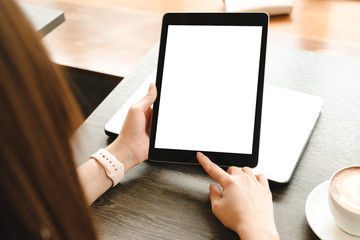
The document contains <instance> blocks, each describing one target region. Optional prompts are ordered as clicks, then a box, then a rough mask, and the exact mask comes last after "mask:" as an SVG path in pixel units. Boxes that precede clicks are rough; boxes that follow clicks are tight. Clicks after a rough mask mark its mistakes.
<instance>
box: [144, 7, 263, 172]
mask: <svg viewBox="0 0 360 240" xmlns="http://www.w3.org/2000/svg"><path fill="white" fill-rule="evenodd" d="M268 22H269V16H268V15H267V14H266V13H167V14H165V15H164V17H163V23H162V30H161V40H160V48H159V58H158V66H157V75H156V87H157V90H158V96H157V99H156V101H155V103H154V105H153V114H152V124H151V133H150V146H149V160H152V161H160V162H172V163H185V164H198V161H197V160H196V152H197V151H192V150H179V149H164V148H155V138H156V129H157V120H158V111H159V102H160V96H161V84H162V77H163V67H164V60H165V51H166V40H167V32H168V26H169V25H217V26H261V27H262V34H261V47H260V59H259V74H258V86H257V97H256V107H255V121H254V135H253V145H252V154H238V153H221V152H208V151H202V152H203V153H204V154H205V155H207V156H208V157H210V159H211V160H212V161H213V162H215V163H216V164H218V165H221V166H239V167H243V166H248V167H256V165H257V163H258V158H259V143H260V125H261V112H262V98H263V88H264V72H265V56H266V43H267V29H268Z"/></svg>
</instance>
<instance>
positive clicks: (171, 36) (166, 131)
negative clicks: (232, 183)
mask: <svg viewBox="0 0 360 240" xmlns="http://www.w3.org/2000/svg"><path fill="white" fill-rule="evenodd" d="M267 25H268V16H267V14H265V13H231V14H230V13H170V14H166V15H165V16H164V20H163V26H162V35H161V41H160V52H159V60H158V69H157V78H156V86H157V89H158V98H157V100H156V101H155V103H154V107H153V109H154V110H153V118H152V127H151V134H150V149H149V159H150V160H154V161H164V162H178V163H193V164H196V163H197V161H196V156H195V154H196V152H198V151H201V152H204V154H206V155H207V156H209V157H210V158H211V159H212V160H213V161H214V162H215V163H217V164H218V165H223V166H230V165H234V166H249V167H255V166H256V165H257V162H258V154H259V138H260V123H261V107H262V96H263V82H264V67H265V52H266V39H267Z"/></svg>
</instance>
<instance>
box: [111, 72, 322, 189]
mask: <svg viewBox="0 0 360 240" xmlns="http://www.w3.org/2000/svg"><path fill="white" fill-rule="evenodd" d="M155 79H156V73H155V72H154V73H152V74H151V75H150V76H149V77H148V78H147V79H146V80H145V82H144V83H143V84H142V85H141V86H140V87H139V88H138V89H137V90H136V91H135V92H134V93H133V95H132V96H131V97H130V98H129V99H128V100H127V101H126V102H125V103H124V105H123V106H122V107H121V108H120V109H119V110H118V111H117V112H116V113H115V115H114V116H113V117H112V118H111V119H110V120H109V121H108V122H107V124H106V125H105V132H106V134H108V135H109V136H114V135H117V134H118V133H119V132H120V130H121V128H122V124H123V122H124V120H125V117H126V114H127V111H128V109H129V108H130V106H131V105H132V104H134V103H136V102H137V101H139V100H140V99H141V98H142V97H143V96H145V95H146V93H147V90H148V87H149V84H150V83H151V82H152V83H155ZM323 103H324V101H323V99H322V98H320V97H317V96H313V95H309V94H305V93H300V92H296V91H292V90H287V89H283V88H279V87H275V86H272V85H269V84H265V88H264V98H263V110H262V121H261V135H260V152H259V163H258V165H257V167H256V168H255V169H254V171H255V173H264V174H266V176H267V177H268V179H269V180H271V181H273V182H275V183H278V184H287V183H288V182H289V181H290V179H291V177H292V175H293V173H294V170H295V168H296V166H297V164H298V162H299V160H300V158H301V155H302V152H303V151H304V149H305V147H306V144H307V142H308V140H309V138H310V136H311V133H312V131H313V129H314V126H315V124H316V121H317V119H318V117H319V115H320V112H321V109H322V106H323Z"/></svg>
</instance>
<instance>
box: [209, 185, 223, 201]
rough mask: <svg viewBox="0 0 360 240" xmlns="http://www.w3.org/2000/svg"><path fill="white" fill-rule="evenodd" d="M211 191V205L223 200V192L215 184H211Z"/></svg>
mask: <svg viewBox="0 0 360 240" xmlns="http://www.w3.org/2000/svg"><path fill="white" fill-rule="evenodd" d="M209 190H210V193H209V197H210V201H211V205H213V203H214V202H216V201H218V200H220V199H221V198H222V192H221V189H220V187H219V186H218V185H216V184H213V183H212V184H210V186H209Z"/></svg>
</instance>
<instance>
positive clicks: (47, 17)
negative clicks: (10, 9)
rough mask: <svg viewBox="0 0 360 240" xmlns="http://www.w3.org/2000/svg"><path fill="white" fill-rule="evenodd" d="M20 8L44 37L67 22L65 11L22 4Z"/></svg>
mask: <svg viewBox="0 0 360 240" xmlns="http://www.w3.org/2000/svg"><path fill="white" fill-rule="evenodd" d="M20 7H21V8H22V10H23V11H24V12H25V14H26V16H27V17H28V18H29V20H30V22H31V23H32V25H33V27H34V28H35V30H36V31H37V32H39V33H41V34H42V35H43V36H45V35H46V34H48V33H49V32H51V31H52V30H54V29H55V28H56V27H57V26H59V25H60V24H61V23H63V22H64V21H65V16H64V12H63V11H59V10H56V9H49V8H43V7H38V6H33V5H28V4H21V5H20Z"/></svg>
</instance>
